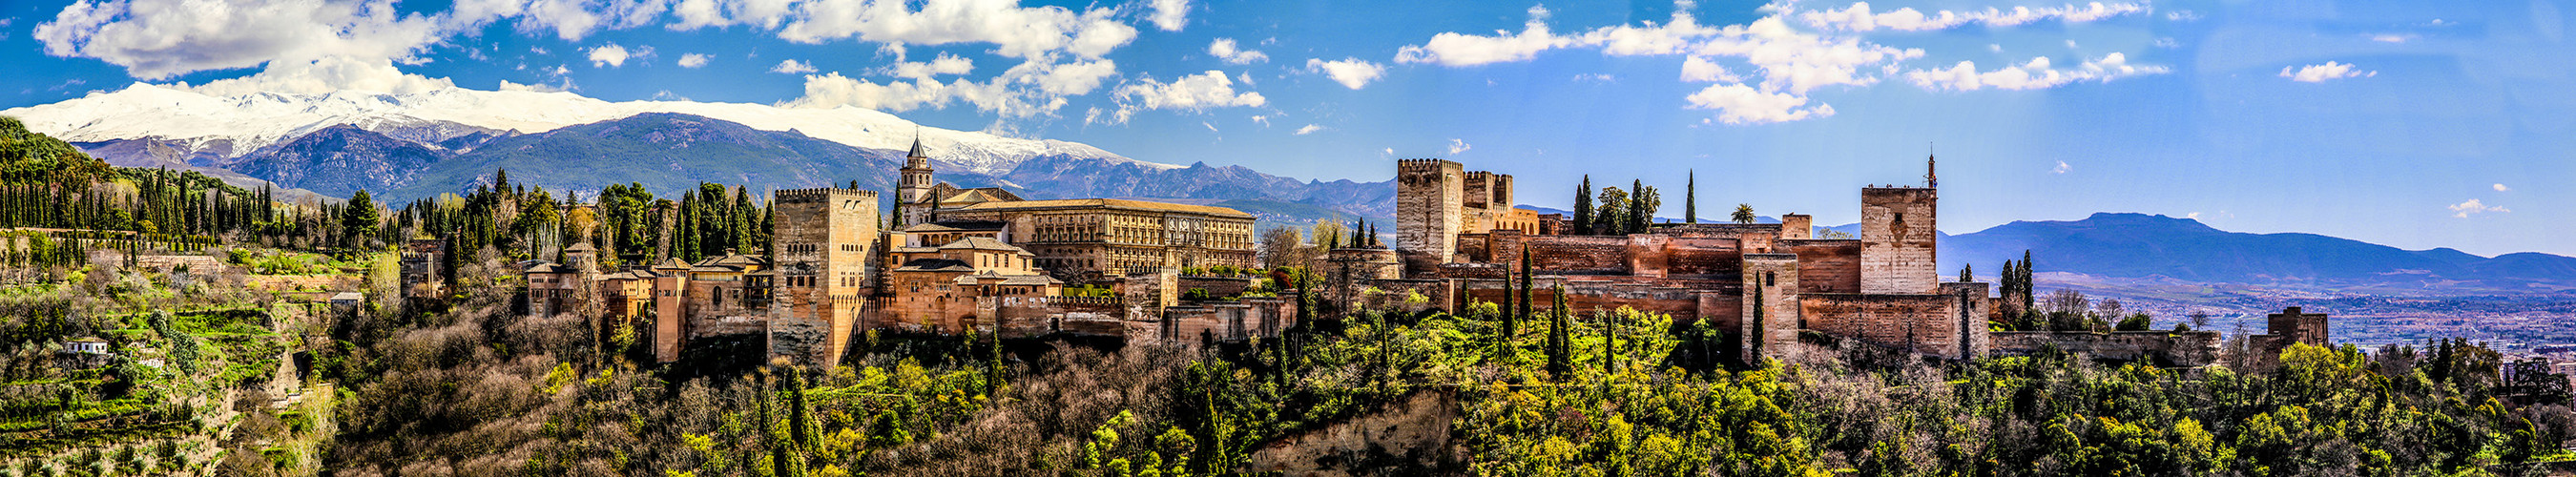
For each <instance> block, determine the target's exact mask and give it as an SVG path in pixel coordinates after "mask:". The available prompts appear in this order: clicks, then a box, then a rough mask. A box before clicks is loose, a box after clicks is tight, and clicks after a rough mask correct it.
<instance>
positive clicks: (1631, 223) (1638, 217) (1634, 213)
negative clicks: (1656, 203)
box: [1621, 179, 1655, 234]
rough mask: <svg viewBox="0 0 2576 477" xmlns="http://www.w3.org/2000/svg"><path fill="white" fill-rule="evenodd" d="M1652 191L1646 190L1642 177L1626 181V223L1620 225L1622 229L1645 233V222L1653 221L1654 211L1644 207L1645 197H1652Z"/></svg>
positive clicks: (1628, 231)
mask: <svg viewBox="0 0 2576 477" xmlns="http://www.w3.org/2000/svg"><path fill="white" fill-rule="evenodd" d="M1653 192H1654V191H1650V190H1646V181H1645V180H1643V179H1631V180H1629V181H1628V223H1627V225H1626V226H1624V227H1621V230H1622V231H1625V232H1627V233H1632V234H1640V233H1646V224H1648V223H1652V222H1654V221H1655V213H1654V211H1653V210H1650V209H1647V208H1646V202H1648V201H1647V198H1648V197H1652V196H1653Z"/></svg>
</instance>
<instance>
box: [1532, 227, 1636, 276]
mask: <svg viewBox="0 0 2576 477" xmlns="http://www.w3.org/2000/svg"><path fill="white" fill-rule="evenodd" d="M1528 246H1529V249H1530V260H1531V262H1532V265H1531V266H1532V267H1534V268H1536V269H1537V271H1538V273H1539V274H1541V275H1600V274H1607V275H1626V274H1628V238H1627V237H1594V236H1579V235H1549V236H1537V237H1529V241H1528Z"/></svg>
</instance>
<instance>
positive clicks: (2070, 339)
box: [1988, 331, 2219, 367]
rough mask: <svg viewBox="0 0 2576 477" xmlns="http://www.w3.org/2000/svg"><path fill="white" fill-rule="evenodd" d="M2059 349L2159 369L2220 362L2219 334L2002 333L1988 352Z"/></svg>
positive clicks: (2018, 353)
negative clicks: (2144, 363)
mask: <svg viewBox="0 0 2576 477" xmlns="http://www.w3.org/2000/svg"><path fill="white" fill-rule="evenodd" d="M2049 346H2055V347H2056V348H2057V349H2059V350H2063V351H2066V352H2069V353H2074V354H2078V355H2083V356H2089V357H2092V358H2093V359H2098V360H2105V361H2144V362H2148V363H2152V364H2155V365H2157V366H2181V367H2197V366H2208V365H2210V364H2213V363H2217V362H2218V348H2219V333H2218V332H2216V331H2182V332H2172V331H2117V332H2111V333H2095V332H2089V331H1998V332H1995V333H1994V344H1993V345H1992V346H1991V347H1989V348H1988V349H1989V350H1991V351H1992V352H1993V353H1994V354H1995V355H1999V356H2028V355H2030V354H2032V353H2036V352H2039V350H2041V349H2043V348H2046V347H2049Z"/></svg>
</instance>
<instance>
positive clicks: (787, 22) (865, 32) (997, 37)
mask: <svg viewBox="0 0 2576 477" xmlns="http://www.w3.org/2000/svg"><path fill="white" fill-rule="evenodd" d="M914 3H915V2H912V1H905V0H804V1H802V2H797V3H796V4H795V5H794V8H793V10H790V11H787V12H785V13H779V14H778V15H779V16H775V17H768V18H754V19H746V18H743V17H739V16H737V17H732V18H729V19H727V20H725V21H723V22H712V21H711V22H706V24H708V25H721V24H730V23H731V22H736V21H743V20H759V21H771V20H769V19H772V18H775V19H783V22H784V23H783V25H781V26H780V27H778V36H779V38H782V39H786V40H788V41H793V42H798V43H822V42H825V41H830V40H838V39H845V38H855V39H858V40H861V41H870V42H877V43H884V44H887V45H890V46H900V45H946V44H954V43H991V44H993V46H994V48H993V52H994V53H996V54H1000V55H1003V56H1011V57H1017V58H1023V59H1032V60H1034V59H1038V58H1041V57H1044V56H1047V55H1050V54H1054V53H1059V52H1061V53H1070V54H1073V55H1076V56H1081V57H1085V58H1097V57H1099V56H1100V55H1103V54H1107V53H1109V51H1110V50H1113V49H1116V48H1118V47H1119V46H1123V45H1126V44H1127V42H1129V41H1132V40H1135V39H1136V28H1135V27H1131V26H1127V24H1125V23H1121V22H1119V21H1118V19H1117V18H1116V16H1117V14H1118V9H1117V8H1094V9H1090V10H1084V11H1081V12H1075V11H1074V10H1072V9H1068V8H1064V7H1058V6H1052V5H1049V6H1037V7H1022V6H1020V5H1019V1H1018V0H926V1H922V2H919V4H920V7H921V9H920V10H914V9H913V8H912V7H913V4H914Z"/></svg>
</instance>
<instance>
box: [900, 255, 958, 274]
mask: <svg viewBox="0 0 2576 477" xmlns="http://www.w3.org/2000/svg"><path fill="white" fill-rule="evenodd" d="M894 271H898V272H972V271H975V266H973V265H967V264H966V262H962V261H957V260H949V259H945V258H924V259H919V260H913V261H910V262H904V264H903V267H901V268H896V269H894Z"/></svg>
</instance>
